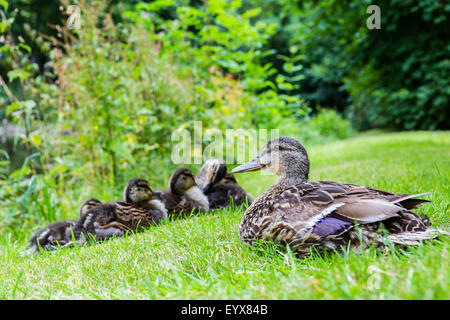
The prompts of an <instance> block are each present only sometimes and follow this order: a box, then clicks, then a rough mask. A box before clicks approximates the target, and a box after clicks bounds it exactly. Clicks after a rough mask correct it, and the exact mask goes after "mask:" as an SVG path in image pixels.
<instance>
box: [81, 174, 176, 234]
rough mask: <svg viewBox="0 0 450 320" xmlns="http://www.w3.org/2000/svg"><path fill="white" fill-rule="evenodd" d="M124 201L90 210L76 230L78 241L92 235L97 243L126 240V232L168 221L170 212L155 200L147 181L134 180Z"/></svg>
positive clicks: (127, 190) (127, 188)
mask: <svg viewBox="0 0 450 320" xmlns="http://www.w3.org/2000/svg"><path fill="white" fill-rule="evenodd" d="M123 200H124V201H113V202H109V203H105V204H102V205H100V206H97V207H95V208H93V209H92V210H90V211H89V212H88V213H87V214H86V215H85V216H84V217H83V218H81V219H80V220H79V221H78V222H77V224H76V225H75V227H74V234H75V237H76V239H79V237H80V235H81V234H91V235H92V236H93V237H94V238H95V239H97V240H103V239H107V238H110V237H112V236H123V235H124V234H125V232H126V231H132V232H134V231H141V230H142V228H146V227H149V226H150V225H153V224H157V223H160V222H161V221H162V220H164V219H166V218H167V210H166V208H165V207H164V205H163V204H162V202H161V201H159V200H157V199H155V198H154V196H153V192H152V189H151V188H150V185H149V183H148V181H146V180H144V179H140V178H136V179H132V180H130V181H129V182H128V184H127V186H126V187H125V189H124V199H123Z"/></svg>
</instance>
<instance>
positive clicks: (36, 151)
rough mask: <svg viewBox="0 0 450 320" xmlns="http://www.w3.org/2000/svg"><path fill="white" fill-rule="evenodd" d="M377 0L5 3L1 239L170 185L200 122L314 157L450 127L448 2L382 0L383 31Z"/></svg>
mask: <svg viewBox="0 0 450 320" xmlns="http://www.w3.org/2000/svg"><path fill="white" fill-rule="evenodd" d="M371 4H372V2H371V1H346V0H343V1H329V0H324V1H313V0H306V1H294V0H265V1H258V0H235V1H226V0H208V1H206V0H205V1H201V0H155V1H127V2H121V1H116V0H110V1H101V0H94V1H84V0H80V1H70V2H69V1H68V0H65V1H61V2H58V1H56V0H54V1H52V0H40V1H33V0H0V76H1V78H0V231H2V234H5V231H7V232H11V233H13V234H14V235H17V236H20V234H21V233H22V232H23V230H30V229H32V230H35V229H36V228H38V227H39V226H42V225H43V224H45V223H48V222H51V221H54V220H57V219H66V218H75V217H76V211H77V207H78V205H79V204H80V203H81V202H82V201H83V199H85V198H88V197H93V196H95V197H98V198H99V199H101V200H105V201H108V200H112V198H113V195H114V196H120V190H121V189H122V188H123V185H124V184H125V183H126V181H127V180H128V179H130V178H132V177H135V176H141V177H145V178H147V179H148V180H150V181H151V183H152V185H154V186H155V187H164V186H165V183H166V181H167V178H168V176H169V175H170V173H171V171H172V170H173V169H174V168H175V167H176V165H175V164H173V163H171V161H170V152H171V150H172V145H173V142H172V141H171V135H172V133H173V132H174V131H176V130H183V129H186V130H188V131H190V132H193V123H194V121H202V126H203V130H204V131H205V132H209V131H211V132H212V131H214V130H217V129H219V130H222V131H220V132H224V131H225V130H226V129H233V128H235V129H236V128H244V129H252V128H265V129H280V134H282V135H289V136H293V137H296V138H298V139H299V140H300V141H302V142H304V143H305V144H307V145H308V144H317V143H323V142H324V141H330V140H335V139H342V138H346V137H348V136H350V135H352V134H354V133H355V132H356V131H363V130H369V129H382V130H438V129H439V130H441V129H448V128H449V127H450V123H449V119H450V116H449V113H450V108H449V97H450V86H449V81H450V80H449V79H450V46H449V41H448V40H449V39H450V35H449V30H450V29H449V28H448V24H449V20H450V4H448V3H446V2H445V1H435V0H423V1H414V0H380V1H378V2H377V3H376V4H377V5H378V6H379V7H380V8H381V29H380V30H369V29H368V28H367V27H366V20H367V18H368V17H369V14H367V13H366V9H367V7H368V6H369V5H371ZM70 5H77V6H78V8H79V13H80V19H81V20H80V28H78V29H69V28H68V27H67V21H68V19H69V17H70V15H71V14H72V17H73V13H74V11H73V10H72V9H73V8H72V9H69V6H70ZM71 10H72V11H71ZM204 143H205V144H206V143H208V141H204ZM193 168H194V167H193Z"/></svg>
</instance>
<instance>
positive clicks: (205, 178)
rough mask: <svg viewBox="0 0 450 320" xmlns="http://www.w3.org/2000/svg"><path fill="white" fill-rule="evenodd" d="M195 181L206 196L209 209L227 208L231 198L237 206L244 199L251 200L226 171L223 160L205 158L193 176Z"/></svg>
mask: <svg viewBox="0 0 450 320" xmlns="http://www.w3.org/2000/svg"><path fill="white" fill-rule="evenodd" d="M195 181H196V182H197V184H198V185H199V186H200V187H201V188H202V191H203V193H204V194H205V195H206V196H207V197H208V201H209V209H210V210H214V209H220V208H227V207H228V206H229V205H230V199H233V200H232V201H233V203H234V204H235V205H237V206H239V205H241V204H243V203H245V202H246V201H248V203H249V204H250V203H251V202H252V200H253V199H252V198H251V196H250V195H249V194H247V193H246V192H245V190H244V189H243V188H242V187H241V186H240V185H239V184H238V182H237V180H236V178H235V177H234V175H232V174H231V173H227V166H226V164H225V161H223V160H220V159H209V160H207V161H206V162H205V163H204V165H203V166H202V168H201V169H200V171H199V172H198V174H197V176H196V177H195Z"/></svg>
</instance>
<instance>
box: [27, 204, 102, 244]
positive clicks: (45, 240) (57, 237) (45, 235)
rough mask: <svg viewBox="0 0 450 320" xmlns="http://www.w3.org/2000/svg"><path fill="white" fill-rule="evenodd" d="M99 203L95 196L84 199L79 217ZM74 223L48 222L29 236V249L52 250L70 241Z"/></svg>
mask: <svg viewBox="0 0 450 320" xmlns="http://www.w3.org/2000/svg"><path fill="white" fill-rule="evenodd" d="M101 204H102V203H101V202H100V201H99V200H97V199H95V198H91V199H88V200H86V201H84V202H83V203H82V204H81V206H80V209H79V214H80V218H82V217H83V216H84V215H86V214H87V212H88V211H89V210H91V209H93V208H95V207H97V206H99V205H101ZM75 224H76V221H75V220H66V221H57V222H53V223H51V224H49V225H48V226H46V227H45V228H43V229H41V230H39V231H38V232H36V233H35V234H34V235H33V236H32V237H31V240H30V245H29V247H30V251H31V252H39V248H41V249H42V250H53V249H57V248H58V247H60V246H64V245H66V244H67V243H68V242H69V241H70V236H71V232H72V229H73V227H74V226H75Z"/></svg>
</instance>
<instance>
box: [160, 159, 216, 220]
mask: <svg viewBox="0 0 450 320" xmlns="http://www.w3.org/2000/svg"><path fill="white" fill-rule="evenodd" d="M155 197H157V198H158V199H160V200H161V201H162V202H163V203H164V206H165V207H166V208H167V211H168V213H169V215H170V216H173V217H178V216H185V215H189V214H191V213H194V214H195V213H199V212H202V211H208V210H209V203H208V198H207V197H206V196H205V195H204V194H203V192H202V190H200V188H199V187H198V186H197V184H196V183H195V178H194V175H193V173H192V171H191V170H189V169H187V168H179V169H177V170H176V171H175V172H174V173H173V174H172V176H171V177H170V179H169V189H168V190H157V191H155Z"/></svg>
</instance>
